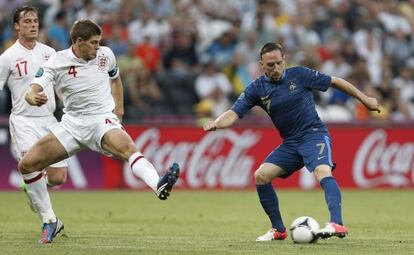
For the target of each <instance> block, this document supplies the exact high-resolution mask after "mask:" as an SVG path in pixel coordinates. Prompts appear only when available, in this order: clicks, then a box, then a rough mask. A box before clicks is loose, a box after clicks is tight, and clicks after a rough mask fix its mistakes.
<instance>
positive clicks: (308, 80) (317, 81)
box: [302, 67, 332, 91]
mask: <svg viewBox="0 0 414 255" xmlns="http://www.w3.org/2000/svg"><path fill="white" fill-rule="evenodd" d="M302 69H303V70H302V74H303V76H304V77H303V78H304V85H305V87H307V88H310V89H316V90H320V91H326V90H327V89H328V88H329V87H330V86H331V80H332V77H331V76H329V75H326V74H323V73H321V72H319V71H316V70H313V69H309V68H306V67H302Z"/></svg>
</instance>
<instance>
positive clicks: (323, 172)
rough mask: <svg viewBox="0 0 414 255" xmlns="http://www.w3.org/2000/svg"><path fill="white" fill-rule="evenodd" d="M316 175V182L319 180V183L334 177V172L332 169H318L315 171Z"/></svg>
mask: <svg viewBox="0 0 414 255" xmlns="http://www.w3.org/2000/svg"><path fill="white" fill-rule="evenodd" d="M314 175H315V178H316V180H318V181H319V182H320V181H321V180H322V179H323V178H325V177H328V176H332V170H331V168H330V167H321V166H320V167H317V168H316V169H315V171H314Z"/></svg>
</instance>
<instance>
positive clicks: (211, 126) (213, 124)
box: [203, 120, 217, 131]
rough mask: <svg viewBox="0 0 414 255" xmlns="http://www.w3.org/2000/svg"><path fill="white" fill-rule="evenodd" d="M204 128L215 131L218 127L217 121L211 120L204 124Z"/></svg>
mask: <svg viewBox="0 0 414 255" xmlns="http://www.w3.org/2000/svg"><path fill="white" fill-rule="evenodd" d="M203 128H204V131H214V130H216V129H217V126H216V122H214V120H210V121H208V122H207V123H206V124H204V126H203Z"/></svg>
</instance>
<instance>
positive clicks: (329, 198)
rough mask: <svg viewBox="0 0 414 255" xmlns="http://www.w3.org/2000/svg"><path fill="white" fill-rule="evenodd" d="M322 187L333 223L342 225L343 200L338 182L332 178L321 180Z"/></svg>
mask: <svg viewBox="0 0 414 255" xmlns="http://www.w3.org/2000/svg"><path fill="white" fill-rule="evenodd" d="M320 185H321V187H322V189H323V190H324V192H325V200H326V204H327V205H328V209H329V212H330V214H331V222H334V223H337V224H340V225H343V224H342V198H341V191H340V190H339V187H338V184H337V183H336V180H335V178H334V177H332V176H328V177H325V178H323V179H322V180H321V182H320Z"/></svg>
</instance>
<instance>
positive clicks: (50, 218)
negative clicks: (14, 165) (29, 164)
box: [22, 171, 56, 223]
mask: <svg viewBox="0 0 414 255" xmlns="http://www.w3.org/2000/svg"><path fill="white" fill-rule="evenodd" d="M22 176H23V180H24V182H25V183H26V185H27V194H28V195H29V197H30V200H31V202H32V203H33V206H34V207H35V209H36V212H37V213H38V214H39V217H40V219H41V220H42V222H43V223H51V222H56V215H55V213H54V212H53V209H52V204H51V202H50V197H49V193H48V191H47V186H46V180H45V178H44V177H43V172H41V171H36V172H33V173H29V174H22Z"/></svg>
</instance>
